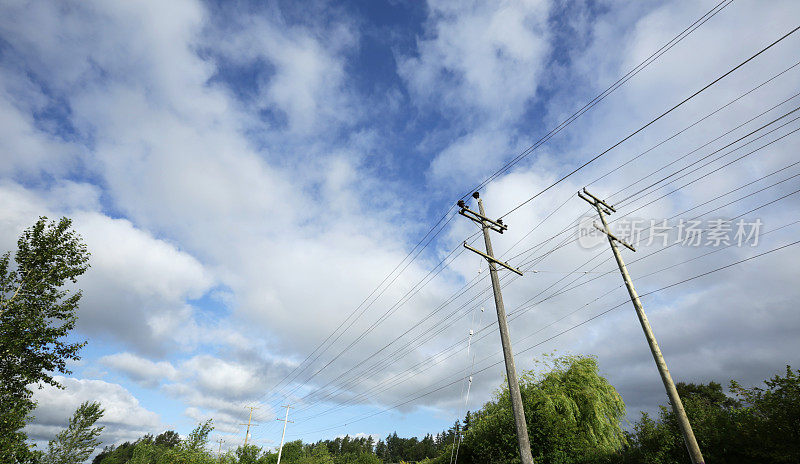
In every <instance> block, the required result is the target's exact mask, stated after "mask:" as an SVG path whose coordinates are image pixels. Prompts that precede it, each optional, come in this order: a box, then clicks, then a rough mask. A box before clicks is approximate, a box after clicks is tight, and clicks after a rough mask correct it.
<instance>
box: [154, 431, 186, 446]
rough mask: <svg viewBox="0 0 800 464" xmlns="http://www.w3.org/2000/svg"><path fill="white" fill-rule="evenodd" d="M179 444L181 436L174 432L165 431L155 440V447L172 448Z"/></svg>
mask: <svg viewBox="0 0 800 464" xmlns="http://www.w3.org/2000/svg"><path fill="white" fill-rule="evenodd" d="M180 443H181V436H180V435H178V432H176V431H174V430H167V431H166V432H164V433H162V434H160V435H158V436H157V437H156V440H155V444H156V445H162V446H166V447H168V448H173V447H175V446H178V445H179V444H180Z"/></svg>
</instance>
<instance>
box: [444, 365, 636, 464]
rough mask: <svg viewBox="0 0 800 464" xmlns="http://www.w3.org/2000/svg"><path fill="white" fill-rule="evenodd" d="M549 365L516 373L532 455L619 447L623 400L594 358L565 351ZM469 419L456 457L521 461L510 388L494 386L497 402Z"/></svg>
mask: <svg viewBox="0 0 800 464" xmlns="http://www.w3.org/2000/svg"><path fill="white" fill-rule="evenodd" d="M547 367H548V368H549V370H547V371H545V372H543V373H541V374H536V373H534V372H527V373H524V374H523V375H522V376H521V378H520V390H521V392H522V397H523V407H524V408H525V418H526V420H527V425H528V433H529V436H530V441H531V451H532V453H533V457H534V460H535V461H536V462H537V463H568V462H578V461H581V460H585V459H588V458H589V457H590V456H593V455H594V454H595V453H597V452H611V451H613V450H617V449H619V448H621V447H622V446H623V444H624V443H625V437H624V434H623V432H622V428H621V426H620V421H621V420H622V418H623V417H624V416H625V404H624V403H623V401H622V398H621V397H620V396H619V394H618V393H617V391H616V390H615V389H614V387H613V386H611V384H609V383H608V381H606V379H605V378H603V377H602V376H600V375H599V373H598V368H597V361H596V360H595V359H594V358H591V357H583V356H563V357H560V358H556V359H553V360H552V362H551V363H550V364H549V365H548V366H547ZM471 422H472V423H471V425H470V428H469V430H468V431H467V432H466V433H465V436H464V441H463V444H462V445H461V448H460V450H459V461H460V462H462V463H469V462H474V463H480V462H495V463H516V462H519V457H518V456H519V451H518V446H517V437H516V429H515V427H514V418H513V413H512V410H511V402H510V398H509V394H508V387H504V388H503V389H501V390H500V391H498V392H497V393H496V399H495V401H491V402H489V403H487V404H486V405H484V407H483V409H482V410H481V411H479V412H477V413H476V414H475V415H474V416H473V417H472V420H471ZM462 457H463V458H462Z"/></svg>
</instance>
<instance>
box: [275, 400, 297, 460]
mask: <svg viewBox="0 0 800 464" xmlns="http://www.w3.org/2000/svg"><path fill="white" fill-rule="evenodd" d="M283 407H284V408H286V417H284V418H283V419H275V420H282V421H283V434H282V435H281V447H280V448H278V464H281V453H282V452H283V440H284V438H286V424H287V423H289V422H292V421H290V420H289V408H291V406H289V405H288V404H287V405H286V406H283ZM292 423H293V424H294V422H292Z"/></svg>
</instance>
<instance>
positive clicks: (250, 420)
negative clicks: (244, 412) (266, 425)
mask: <svg viewBox="0 0 800 464" xmlns="http://www.w3.org/2000/svg"><path fill="white" fill-rule="evenodd" d="M245 407H246V408H249V409H250V417H248V418H247V424H239V425H247V432H245V434H244V446H247V439H248V438H249V437H250V423H251V422H252V421H253V409H258V406H245ZM254 427H255V425H254Z"/></svg>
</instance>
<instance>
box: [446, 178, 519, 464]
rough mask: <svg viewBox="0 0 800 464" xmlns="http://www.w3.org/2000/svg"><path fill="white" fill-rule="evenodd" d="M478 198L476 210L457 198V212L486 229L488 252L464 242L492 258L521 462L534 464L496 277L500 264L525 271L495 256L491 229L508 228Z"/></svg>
mask: <svg viewBox="0 0 800 464" xmlns="http://www.w3.org/2000/svg"><path fill="white" fill-rule="evenodd" d="M472 196H473V197H474V198H475V199H476V200H478V210H479V212H477V213H476V212H475V211H472V210H470V209H469V208H467V206H466V205H465V204H464V200H459V201H458V207H459V208H461V210H460V211H459V212H458V214H460V215H462V216H464V217H466V218H467V219H470V220H472V221H474V222H477V223H478V224H480V226H481V229H482V230H483V241H484V242H485V244H486V253H483V252H482V251H480V250H477V249H475V248H473V247H471V246H469V245H467V242H464V247H465V248H467V249H468V250H471V251H474V252H475V253H477V254H479V255H481V256H483V257H484V258H486V261H488V262H489V274H490V275H491V278H492V290H494V304H495V307H496V308H497V322H498V323H499V325H500V342H501V343H502V345H503V356H504V358H505V361H506V377H507V378H508V393H509V396H510V397H511V410H512V411H513V412H514V425H515V426H516V428H517V441H518V442H519V456H520V459H521V460H522V464H533V456H532V455H531V443H530V438H529V437H528V426H527V424H526V423H525V411H524V410H523V408H522V395H521V394H520V391H519V382H518V381H517V369H516V367H514V353H513V352H512V351H511V337H510V336H509V334H508V321H506V309H505V306H503V295H502V293H500V279H499V278H498V277H497V265H498V264H499V265H500V266H502V267H504V268H506V269H508V270H510V271H512V272H515V273H517V274H519V275H522V271H520V270H519V269H516V268H513V267H511V266H509V265H508V263H505V262H502V261H499V260H497V259H495V257H494V251H493V250H492V240H491V237H489V230H493V231H495V232H499V233H501V234H502V233H503V231H504V230H507V229H508V226H506V225H504V224H503V220H502V219H498V220H496V221H495V220H492V219H489V218H488V217H486V212H485V211H484V210H483V201H482V200H481V199H480V197H479V195H478V192H475V193H473V194H472Z"/></svg>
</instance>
